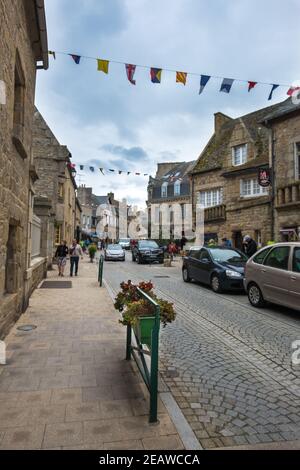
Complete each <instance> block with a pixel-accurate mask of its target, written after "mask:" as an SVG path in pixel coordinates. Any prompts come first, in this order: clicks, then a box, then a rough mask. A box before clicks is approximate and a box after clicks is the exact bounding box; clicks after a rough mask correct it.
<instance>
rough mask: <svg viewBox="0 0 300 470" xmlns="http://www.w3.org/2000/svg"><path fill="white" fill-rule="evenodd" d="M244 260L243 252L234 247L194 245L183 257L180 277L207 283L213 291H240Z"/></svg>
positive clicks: (242, 288) (187, 280)
mask: <svg viewBox="0 0 300 470" xmlns="http://www.w3.org/2000/svg"><path fill="white" fill-rule="evenodd" d="M246 262H247V257H246V256H245V255H244V253H242V252H241V251H239V250H237V249H234V248H224V247H219V246H216V247H206V246H204V247H202V248H201V247H198V248H197V247H195V248H192V249H190V250H189V252H188V254H187V256H185V257H184V258H183V263H182V277H183V280H184V281H185V282H190V281H191V280H192V279H194V280H195V281H199V282H203V283H204V284H208V285H210V286H211V288H212V290H213V291H214V292H222V291H223V290H240V291H241V290H244V286H243V279H244V269H245V265H246Z"/></svg>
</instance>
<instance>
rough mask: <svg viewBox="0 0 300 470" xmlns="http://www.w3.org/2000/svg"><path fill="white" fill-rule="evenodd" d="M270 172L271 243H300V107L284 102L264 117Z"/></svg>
mask: <svg viewBox="0 0 300 470" xmlns="http://www.w3.org/2000/svg"><path fill="white" fill-rule="evenodd" d="M263 124H264V125H266V126H267V127H268V128H269V131H270V147H271V155H272V167H273V169H274V188H273V191H274V193H273V195H274V203H273V205H272V211H273V218H274V240H275V241H292V240H293V241H296V240H297V241H299V240H300V104H297V103H293V100H292V99H289V100H286V101H285V102H283V103H282V104H281V106H280V107H278V108H277V109H275V110H274V111H273V112H272V113H270V114H269V115H267V116H266V117H265V119H264V121H263Z"/></svg>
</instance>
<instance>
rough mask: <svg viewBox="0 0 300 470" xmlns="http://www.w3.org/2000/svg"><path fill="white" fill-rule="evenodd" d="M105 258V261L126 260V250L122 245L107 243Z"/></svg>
mask: <svg viewBox="0 0 300 470" xmlns="http://www.w3.org/2000/svg"><path fill="white" fill-rule="evenodd" d="M104 259H105V261H113V260H115V261H125V251H124V250H123V248H122V247H121V245H116V244H111V245H107V248H106V249H105V250H104Z"/></svg>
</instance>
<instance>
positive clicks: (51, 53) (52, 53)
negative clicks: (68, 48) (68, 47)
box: [48, 51, 56, 59]
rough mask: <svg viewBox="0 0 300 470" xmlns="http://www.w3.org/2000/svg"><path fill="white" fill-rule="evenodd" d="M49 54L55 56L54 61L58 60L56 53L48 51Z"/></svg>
mask: <svg viewBox="0 0 300 470" xmlns="http://www.w3.org/2000/svg"><path fill="white" fill-rule="evenodd" d="M48 54H50V55H52V56H53V59H56V55H55V52H54V51H48Z"/></svg>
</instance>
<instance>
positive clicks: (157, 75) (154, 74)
mask: <svg viewBox="0 0 300 470" xmlns="http://www.w3.org/2000/svg"><path fill="white" fill-rule="evenodd" d="M150 76H151V82H152V83H160V81H161V69H156V68H154V67H151V69H150Z"/></svg>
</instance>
